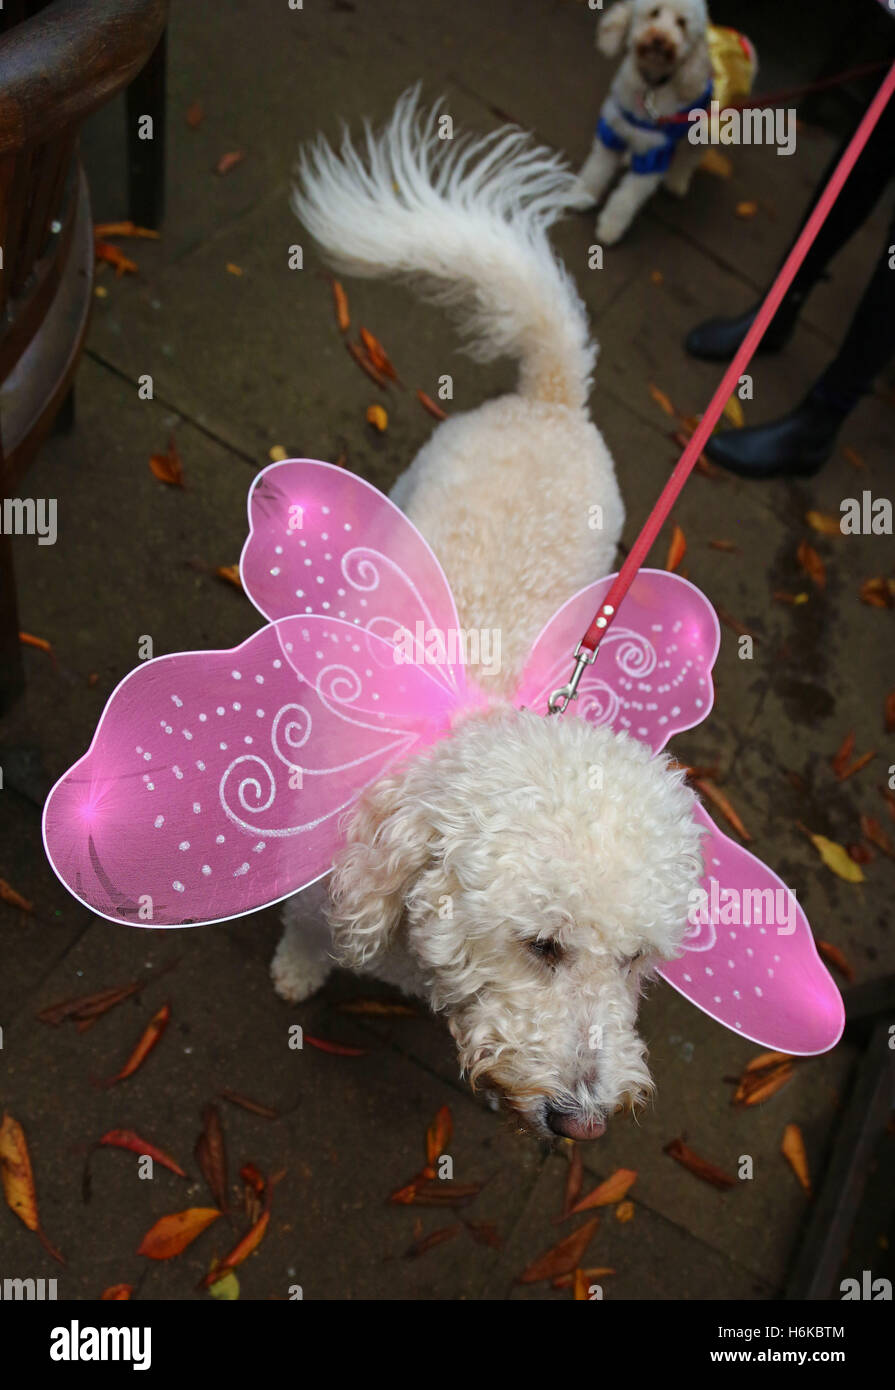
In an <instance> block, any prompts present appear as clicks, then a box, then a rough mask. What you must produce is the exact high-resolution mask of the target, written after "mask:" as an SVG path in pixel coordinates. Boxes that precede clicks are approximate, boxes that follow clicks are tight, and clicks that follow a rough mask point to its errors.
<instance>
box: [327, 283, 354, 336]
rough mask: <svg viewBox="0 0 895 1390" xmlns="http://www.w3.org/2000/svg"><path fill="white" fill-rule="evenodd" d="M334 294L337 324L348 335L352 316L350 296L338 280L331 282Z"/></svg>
mask: <svg viewBox="0 0 895 1390" xmlns="http://www.w3.org/2000/svg"><path fill="white" fill-rule="evenodd" d="M330 284H331V285H332V292H333V304H334V305H335V310H336V322H337V323H338V325H339V328H340V329H341V330H342V332H343V333H347V332H348V330H349V328H350V327H351V314H350V313H349V312H348V296H347V294H346V293H345V291H344V289H343V288H342V286H341V284H340V283H339V281H338V280H332V281H330Z"/></svg>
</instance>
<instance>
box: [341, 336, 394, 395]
mask: <svg viewBox="0 0 895 1390" xmlns="http://www.w3.org/2000/svg"><path fill="white" fill-rule="evenodd" d="M345 347H346V348H347V350H348V352H349V353H350V355H351V357H352V358H353V359H354V361H355V362H356V363H357V365H358V366H359V367H360V369H361V371H362V372H366V374H367V376H368V377H369V378H370V380H371V381H375V382H376V385H377V386H378V387H379V388H380V390H382V391H387V390H388V382H387V381H386V379H385V377H384V376H383V375H382V373H381V372H380V371H377V369H376V368H375V367H374V366H373V363H372V362H371V361H370V359H369V357H368V356H367V354H366V353H365V352H363V351H362V350H361V349H360V348H359V347H358V345H357V343H352V341H351V339H350V338H346V339H345Z"/></svg>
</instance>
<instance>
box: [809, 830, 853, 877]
mask: <svg viewBox="0 0 895 1390" xmlns="http://www.w3.org/2000/svg"><path fill="white" fill-rule="evenodd" d="M811 843H812V844H813V846H814V848H815V849H816V850H817V852H818V854H819V855H820V857H821V859H822V860H823V861H824V863H825V864H826V866H827V868H828V869H832V871H833V873H834V874H836V875H838V877H839V878H844V879H845V881H846V882H847V883H863V882H864V875H863V874H862V873H861V866H860V865H859V864H856V863H855V861H854V860H853V859H852V857H851V855H850V854H849V852H848V850H847V849H844V848H843V846H842V845H837V843H836V841H835V840H828V839H827V837H826V835H812V836H811Z"/></svg>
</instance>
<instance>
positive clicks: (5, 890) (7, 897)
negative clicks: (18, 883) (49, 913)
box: [0, 878, 34, 912]
mask: <svg viewBox="0 0 895 1390" xmlns="http://www.w3.org/2000/svg"><path fill="white" fill-rule="evenodd" d="M0 901H2V902H5V903H9V905H10V907H18V908H21V910H22V912H33V911H34V903H32V902H29V901H28V899H27V898H23V897H22V895H21V893H17V892H16V890H15V889H14V888H12V887H10V885H9V884H8V883H7V882H6V879H5V878H0Z"/></svg>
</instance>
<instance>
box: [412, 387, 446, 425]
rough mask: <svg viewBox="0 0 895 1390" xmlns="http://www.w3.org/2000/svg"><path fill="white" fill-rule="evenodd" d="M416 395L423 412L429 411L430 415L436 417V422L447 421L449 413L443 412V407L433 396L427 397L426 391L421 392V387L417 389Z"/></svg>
mask: <svg viewBox="0 0 895 1390" xmlns="http://www.w3.org/2000/svg"><path fill="white" fill-rule="evenodd" d="M416 395H417V400H418V401H419V403H420V405H421V406H422V407H423V410H428V412H429V414H430V415H432V416H434V418H435V419H436V420H446V419H447V412H446V411H444V410H442V408H441V406H440V405H437V404H436V402H435V401H433V399H432V397H431V396H427V395H426V393H425V391H421V390H420V389H419V387H417V391H416Z"/></svg>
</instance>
